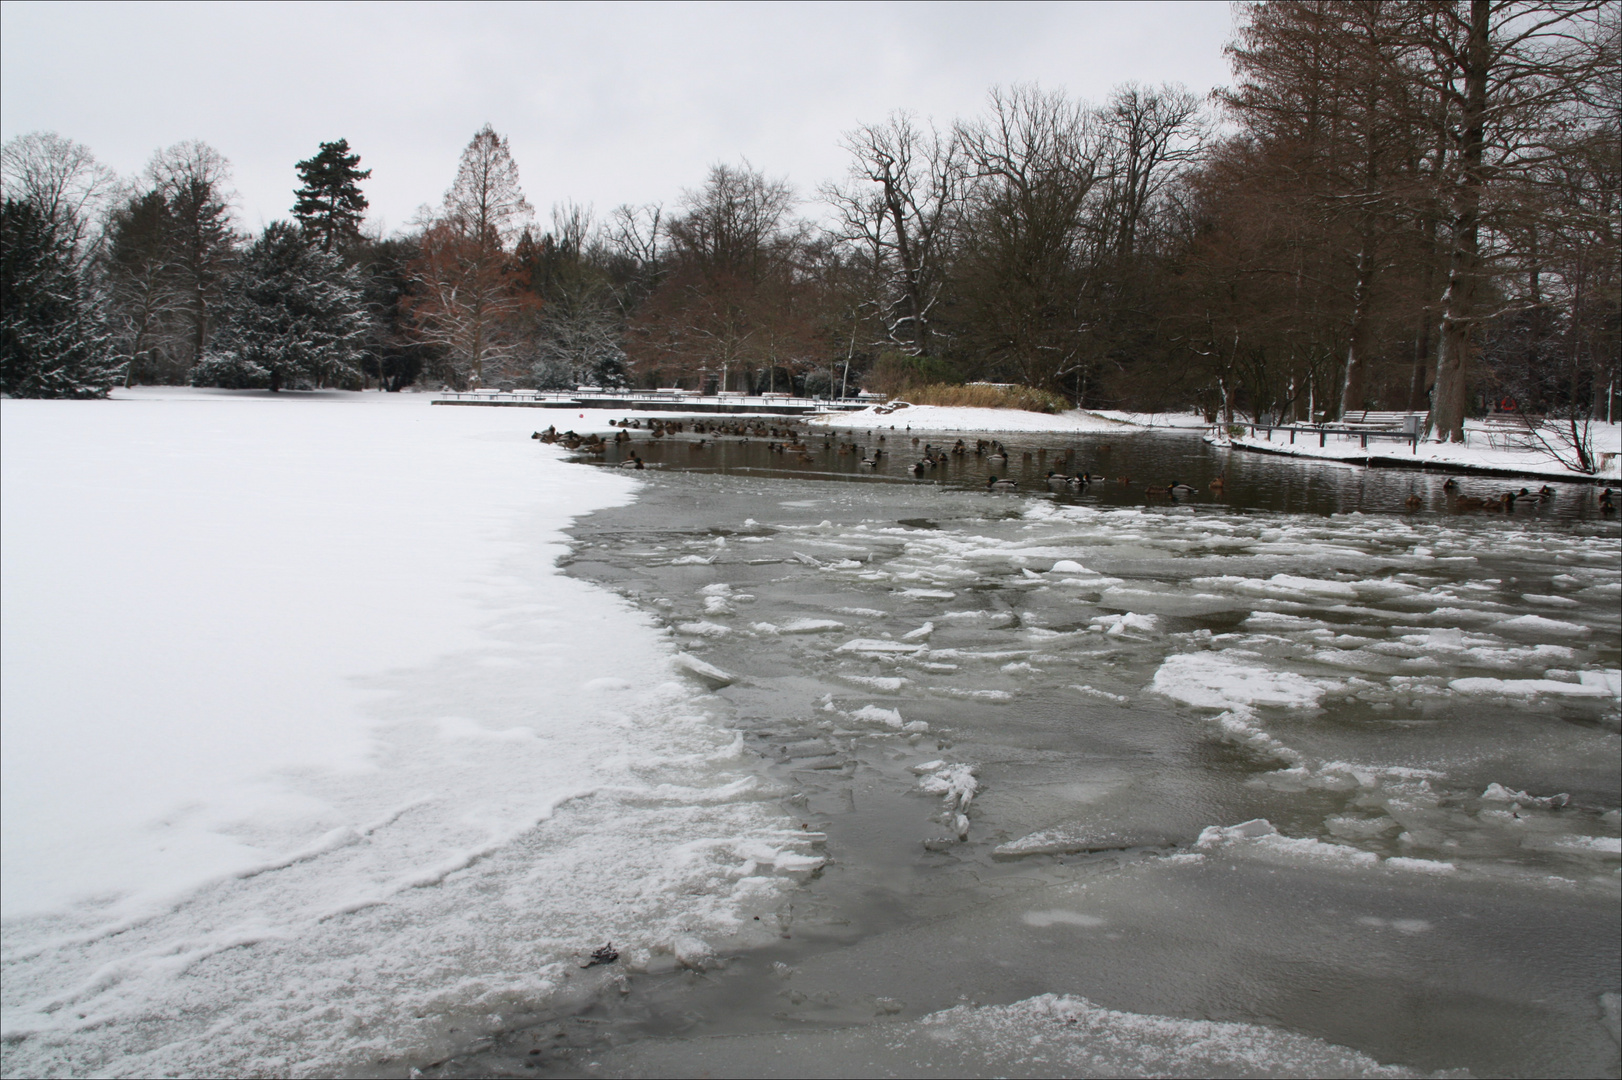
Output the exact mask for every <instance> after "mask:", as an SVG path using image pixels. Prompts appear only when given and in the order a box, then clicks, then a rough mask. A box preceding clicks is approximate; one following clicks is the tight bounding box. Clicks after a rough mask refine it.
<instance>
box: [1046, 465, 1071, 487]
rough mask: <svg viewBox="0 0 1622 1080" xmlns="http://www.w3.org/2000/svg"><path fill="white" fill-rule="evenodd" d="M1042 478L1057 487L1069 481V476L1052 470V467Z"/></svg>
mask: <svg viewBox="0 0 1622 1080" xmlns="http://www.w3.org/2000/svg"><path fill="white" fill-rule="evenodd" d="M1042 479H1044V480H1046V481H1047V482H1048V483H1049V484H1052V485H1054V486H1057V487H1064V486H1065V485H1067V484H1069V483H1070V477H1068V476H1066V475H1065V474H1064V473H1062V472H1054V471H1053V470H1052V469H1049V470H1048V474H1047V475H1046V476H1044V477H1043V478H1042Z"/></svg>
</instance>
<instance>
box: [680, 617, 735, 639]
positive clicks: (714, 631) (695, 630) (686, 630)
mask: <svg viewBox="0 0 1622 1080" xmlns="http://www.w3.org/2000/svg"><path fill="white" fill-rule="evenodd" d="M676 631H677V633H681V634H687V635H689V636H691V637H726V636H727V635H728V634H730V633H732V627H730V626H722V625H721V624H720V623H715V622H709V621H708V620H704V619H701V620H699V621H698V622H689V623H678V624H677V625H676Z"/></svg>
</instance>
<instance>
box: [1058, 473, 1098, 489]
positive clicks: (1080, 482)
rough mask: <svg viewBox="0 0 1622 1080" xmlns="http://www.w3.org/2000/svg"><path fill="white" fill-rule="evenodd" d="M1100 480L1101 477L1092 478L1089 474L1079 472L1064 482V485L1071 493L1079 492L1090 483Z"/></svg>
mask: <svg viewBox="0 0 1622 1080" xmlns="http://www.w3.org/2000/svg"><path fill="white" fill-rule="evenodd" d="M1102 479H1104V478H1103V477H1102V476H1093V475H1091V474H1089V473H1084V472H1079V473H1077V474H1076V475H1074V476H1072V477H1070V478H1069V479H1068V480H1067V481H1065V482H1066V484H1068V485H1069V487H1070V489H1071V490H1072V491H1080V490H1081V489H1082V488H1084V487H1086V486H1087V485H1088V484H1090V483H1092V482H1093V481H1094V480H1102Z"/></svg>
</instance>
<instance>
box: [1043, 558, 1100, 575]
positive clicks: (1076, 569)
mask: <svg viewBox="0 0 1622 1080" xmlns="http://www.w3.org/2000/svg"><path fill="white" fill-rule="evenodd" d="M1048 573H1050V574H1091V573H1093V571H1091V570H1089V569H1087V568H1086V567H1085V566H1083V565H1081V564H1080V563H1079V562H1076V561H1074V560H1073V559H1060V560H1059V561H1058V562H1056V563H1054V564H1053V566H1052V568H1051V569H1049V570H1048Z"/></svg>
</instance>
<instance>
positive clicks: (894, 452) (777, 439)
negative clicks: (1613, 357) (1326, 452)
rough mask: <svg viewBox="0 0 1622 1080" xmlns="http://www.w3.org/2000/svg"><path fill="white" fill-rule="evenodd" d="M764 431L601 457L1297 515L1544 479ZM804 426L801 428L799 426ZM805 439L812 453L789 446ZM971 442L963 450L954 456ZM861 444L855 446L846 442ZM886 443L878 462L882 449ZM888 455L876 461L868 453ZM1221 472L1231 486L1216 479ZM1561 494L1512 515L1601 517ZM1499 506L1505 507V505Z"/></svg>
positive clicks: (1224, 454)
mask: <svg viewBox="0 0 1622 1080" xmlns="http://www.w3.org/2000/svg"><path fill="white" fill-rule="evenodd" d="M766 430H767V434H766V435H765V436H737V435H720V436H717V435H713V434H708V433H706V434H694V433H692V432H691V431H684V432H682V433H680V434H676V435H672V436H670V437H668V438H664V439H654V438H652V437H651V436H650V432H649V430H647V429H638V430H634V431H631V432H629V434H631V435H632V439H633V441H632V442H631V443H629V444H617V445H615V446H611V447H610V448H609V451H608V453H607V454H606V455H605V456H604V457H603V458H601V459H599V460H600V461H601V462H602V463H604V464H607V465H618V464H619V463H620V462H621V461H624V460H625V459H626V457H627V456H628V455H629V454H631V453H635V454H636V455H637V456H638V457H640V458H642V459H643V460H644V461H645V462H647V464H648V466H649V467H650V468H655V469H678V470H681V471H683V472H716V473H723V474H727V475H738V476H772V477H783V478H789V477H792V478H796V479H819V480H865V481H868V482H893V483H910V484H934V485H938V486H942V487H946V488H950V489H953V490H978V489H981V488H984V486H985V484H986V480H987V479H988V478H989V477H991V476H997V477H998V478H1001V479H1012V480H1014V481H1015V482H1016V483H1017V484H1018V485H1019V486H1018V490H1019V491H1022V492H1025V493H1027V494H1030V493H1049V492H1051V493H1052V494H1053V495H1054V496H1055V497H1056V498H1058V499H1059V500H1060V501H1062V502H1067V503H1071V502H1073V503H1078V504H1081V505H1089V506H1144V505H1158V504H1164V503H1165V502H1167V501H1168V497H1167V496H1151V495H1148V494H1146V491H1147V489H1148V488H1150V487H1170V486H1172V485H1173V484H1176V483H1183V484H1187V485H1189V486H1190V487H1192V488H1193V489H1194V491H1193V492H1191V493H1187V494H1182V495H1178V496H1177V497H1176V498H1177V501H1178V502H1180V503H1184V504H1189V505H1213V506H1223V507H1229V508H1233V509H1250V510H1274V511H1280V512H1283V513H1290V514H1332V513H1350V512H1352V511H1362V512H1364V513H1409V512H1411V511H1409V510H1408V508H1407V507H1406V506H1405V505H1404V500H1405V499H1407V498H1408V497H1409V496H1410V495H1418V496H1419V497H1420V498H1421V499H1422V500H1423V501H1424V505H1423V507H1422V508H1421V510H1420V511H1419V512H1420V513H1475V514H1485V513H1488V512H1487V511H1484V510H1465V509H1462V508H1461V503H1460V498H1461V497H1464V498H1469V497H1477V498H1496V497H1497V496H1499V495H1501V494H1503V493H1504V492H1506V491H1507V492H1516V493H1518V492H1520V491H1521V490H1522V489H1528V490H1529V491H1531V492H1534V493H1535V492H1537V491H1538V490H1539V489H1540V488H1541V487H1542V486H1543V485H1542V482H1540V481H1536V480H1529V479H1526V478H1517V477H1505V478H1496V477H1484V476H1461V477H1458V478H1457V480H1458V484H1459V489H1458V490H1457V491H1456V492H1448V491H1444V490H1443V484H1444V483H1445V482H1446V480H1447V479H1448V475H1449V474H1447V473H1446V472H1440V471H1439V472H1427V471H1421V470H1412V471H1410V470H1406V469H1370V468H1364V467H1362V466H1358V465H1349V464H1346V463H1343V462H1333V461H1312V460H1309V459H1300V458H1285V457H1279V456H1272V455H1267V454H1258V453H1251V452H1246V451H1242V450H1231V449H1229V448H1226V447H1219V446H1214V445H1211V444H1209V443H1207V442H1205V440H1204V438H1203V437H1202V434H1201V433H1199V432H1195V431H1130V430H1128V431H1125V432H1124V433H1107V434H1096V435H1082V436H1074V437H1062V436H1055V435H1024V434H1003V435H996V436H992V435H987V434H984V433H981V434H973V433H939V432H937V433H929V434H925V433H919V434H914V433H912V432H910V431H908V430H906V429H905V428H904V427H898V428H895V429H879V428H824V427H821V426H818V427H810V426H808V425H797V426H796V427H794V428H788V427H771V426H768V427H767V429H766ZM790 432H793V433H794V434H790ZM796 436H799V437H802V438H801V445H804V446H805V447H806V448H807V450H808V451H809V454H810V457H811V460H809V461H807V460H803V459H802V457H801V455H799V454H797V453H794V452H790V451H785V450H783V449H780V447H783V446H786V445H792V444H793V443H794V440H795V438H796ZM993 439H996V440H999V441H1000V443H1001V445H1003V446H1005V447H1006V450H1007V460H1006V461H999V460H993V459H992V458H991V457H990V456H989V455H990V453H992V452H994V451H992V450H991V449H990V448H989V447H988V448H986V450H985V451H984V452H981V453H976V452H975V450H976V447H977V445H978V444H982V443H990V442H991V441H992V440H993ZM959 440H961V441H962V442H963V444H964V452H963V453H961V454H959V453H954V452H952V451H953V448H954V447H955V446H956V444H957V443H958V442H959ZM847 448H853V449H847ZM930 448H934V449H936V450H944V451H946V461H945V463H944V464H942V465H940V466H936V467H934V468H931V469H928V470H927V471H925V472H924V473H923V474H922V475H921V476H914V475H913V474H912V473H911V472H909V467H910V466H911V465H912V464H913V463H914V462H917V461H919V460H920V459H921V458H922V457H923V456H924V453H925V451H926V450H928V449H930ZM875 450H876V451H879V454H878V456H877V457H876V458H873V453H874V451H875ZM867 459H873V460H876V461H877V462H878V464H877V465H876V466H874V467H866V466H864V465H863V464H862V463H863V461H864V460H867ZM1049 472H1061V473H1065V474H1068V475H1074V474H1076V473H1080V472H1085V473H1089V474H1093V475H1097V476H1100V477H1102V479H1101V480H1098V481H1096V482H1093V483H1090V484H1088V485H1087V486H1086V487H1085V488H1083V489H1082V490H1080V491H1072V490H1070V489H1068V488H1064V487H1055V486H1053V485H1050V484H1049V483H1048V482H1047V480H1046V479H1045V477H1046V476H1047V474H1048V473H1049ZM1218 477H1222V478H1223V481H1224V485H1223V488H1222V490H1220V491H1214V490H1212V488H1211V482H1212V481H1213V480H1216V479H1217V478H1218ZM1549 486H1550V487H1552V488H1554V489H1555V492H1554V494H1553V495H1551V496H1549V497H1545V498H1536V497H1533V498H1525V497H1522V498H1517V500H1516V501H1515V503H1514V504H1513V505H1512V507H1511V508H1510V510H1509V513H1510V514H1514V515H1517V516H1520V517H1523V518H1524V517H1533V518H1550V517H1558V518H1577V519H1583V518H1600V517H1603V516H1604V515H1603V514H1602V513H1601V511H1600V508H1599V505H1598V502H1597V496H1598V493H1599V490H1600V489H1599V488H1596V487H1595V486H1593V485H1592V484H1587V483H1582V484H1574V483H1551V484H1550V485H1549ZM1494 513H1496V511H1494Z"/></svg>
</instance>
